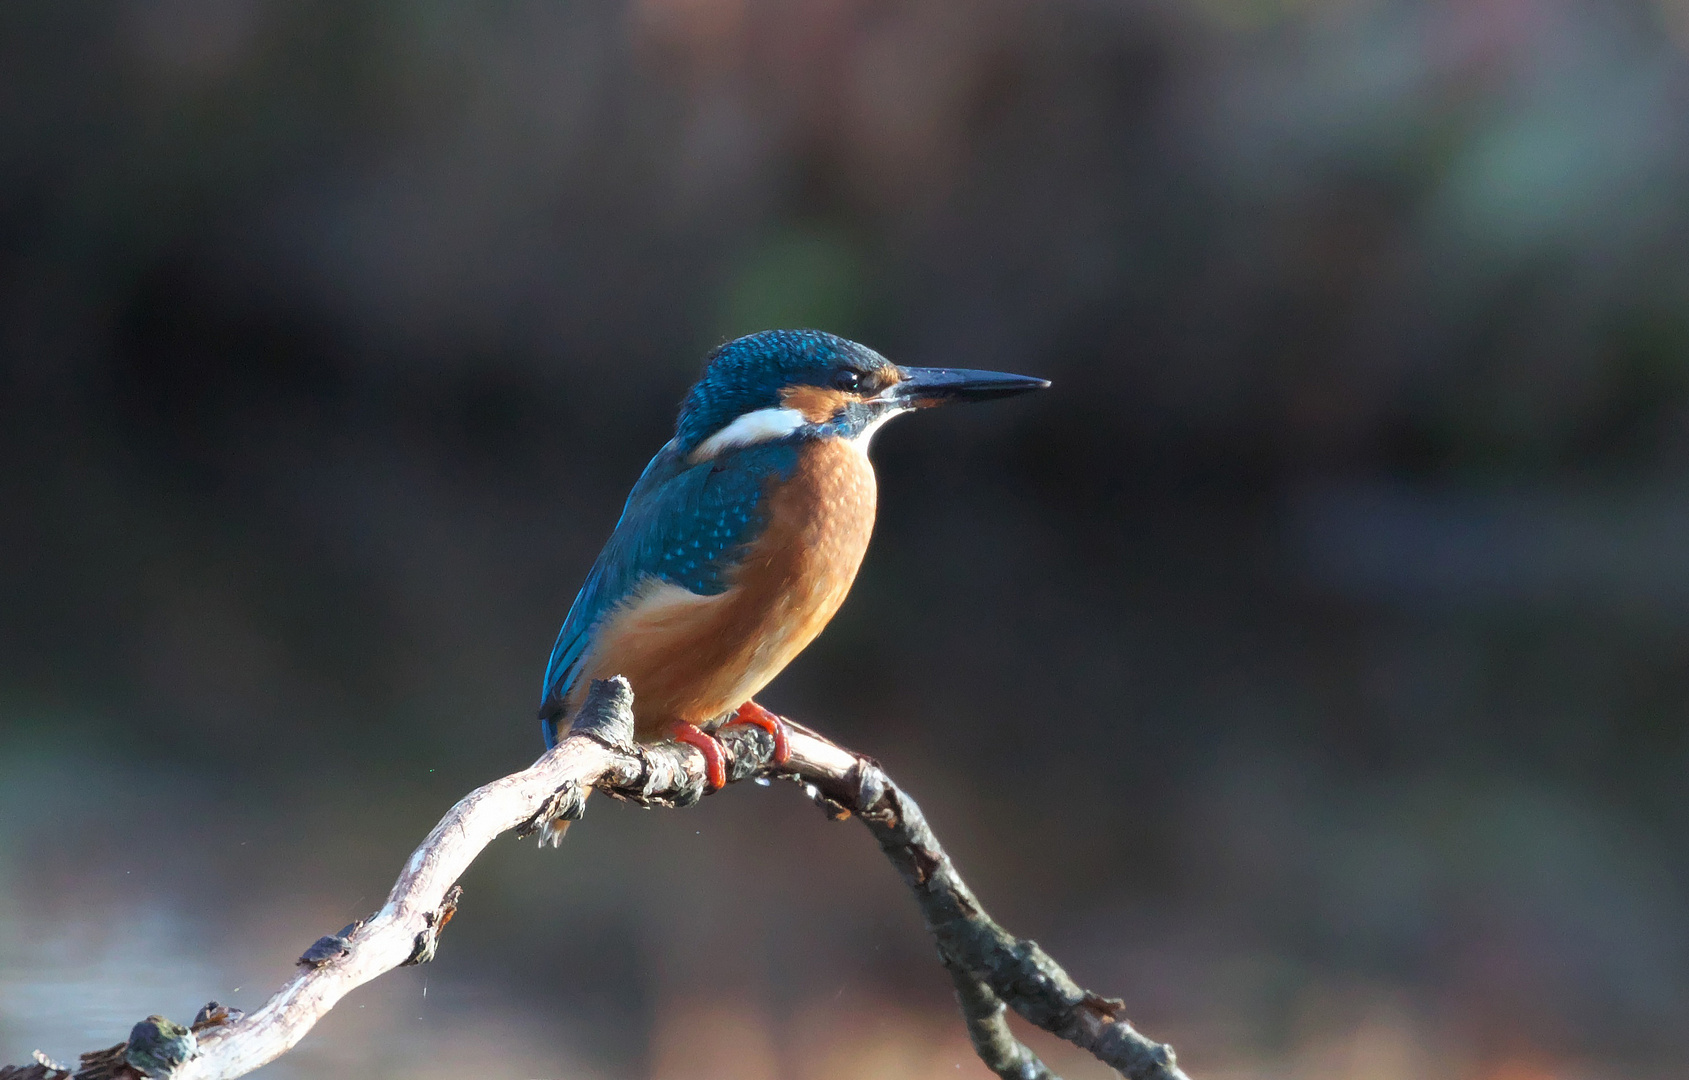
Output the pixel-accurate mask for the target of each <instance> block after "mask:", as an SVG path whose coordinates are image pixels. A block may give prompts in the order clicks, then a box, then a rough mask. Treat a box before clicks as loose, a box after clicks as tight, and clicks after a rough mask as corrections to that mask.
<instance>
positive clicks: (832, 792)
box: [0, 678, 1188, 1080]
mask: <svg viewBox="0 0 1689 1080" xmlns="http://www.w3.org/2000/svg"><path fill="white" fill-rule="evenodd" d="M632 702H633V698H632V693H631V691H630V690H629V689H628V685H627V683H626V681H625V680H622V679H619V678H618V679H612V680H608V681H606V682H598V683H594V684H593V687H592V693H591V694H590V696H589V697H588V700H587V704H586V707H585V708H584V709H583V710H582V713H581V719H579V720H577V722H576V723H575V725H574V727H573V728H572V729H571V730H570V733H569V737H568V738H566V739H564V740H563V741H562V742H560V743H559V744H558V745H557V746H556V747H555V748H553V749H552V750H550V751H548V752H547V753H546V754H545V755H544V756H543V757H541V758H540V759H539V760H538V761H536V762H534V764H533V765H531V766H529V767H528V768H526V769H524V770H522V771H521V772H518V773H513V774H511V775H510V776H506V777H503V778H502V779H499V780H495V781H493V782H492V783H490V784H486V785H484V786H483V787H479V788H477V789H475V790H474V791H472V792H470V793H469V794H468V795H466V796H465V797H464V798H463V799H461V800H459V801H458V803H457V805H456V806H453V807H452V808H451V810H450V811H448V812H447V814H446V816H445V817H443V818H441V819H440V823H439V824H438V825H436V826H434V829H433V831H432V832H430V833H429V834H428V837H427V839H425V840H424V841H423V842H422V844H421V846H420V847H418V848H417V849H416V851H415V852H414V853H412V855H411V857H410V859H409V861H407V862H406V863H405V867H404V870H403V871H402V872H401V873H400V875H399V879H398V881H397V882H395V883H394V885H393V890H392V892H391V893H389V894H388V897H387V902H386V904H384V905H383V906H382V908H381V910H380V911H377V912H376V913H375V914H373V915H371V916H370V917H369V918H367V919H363V920H360V921H358V922H355V923H353V924H352V925H350V926H347V927H345V928H344V929H342V930H341V931H340V932H339V933H336V934H330V935H326V936H324V937H322V938H320V939H318V940H317V941H316V943H314V944H313V945H312V946H311V947H310V948H309V949H307V950H306V951H305V953H304V955H302V956H301V957H300V959H299V966H300V971H299V973H298V974H297V975H295V976H294V978H293V979H292V980H291V981H290V982H288V984H287V985H285V986H283V987H282V988H281V989H280V990H279V991H277V992H276V994H275V995H274V996H272V997H271V998H270V1000H269V1001H267V1002H265V1003H264V1005H263V1006H262V1007H261V1008H259V1009H258V1010H257V1011H256V1012H253V1013H250V1014H241V1013H240V1012H238V1011H236V1010H232V1009H228V1008H226V1007H224V1006H220V1005H218V1004H217V1003H216V1002H213V1003H211V1004H210V1005H208V1006H206V1008H205V1009H204V1010H202V1011H201V1013H200V1015H199V1016H198V1017H196V1018H195V1022H194V1024H193V1026H192V1028H191V1029H189V1028H183V1027H180V1026H179V1025H176V1024H172V1023H171V1022H170V1021H168V1020H165V1019H164V1018H163V1017H156V1016H155V1017H148V1018H147V1019H146V1020H143V1021H142V1022H141V1023H139V1024H136V1025H135V1029H134V1030H133V1031H132V1032H131V1033H130V1037H129V1040H128V1041H127V1042H125V1043H121V1044H119V1045H117V1046H114V1047H110V1048H108V1049H106V1050H101V1051H95V1052H93V1053H89V1054H84V1055H83V1056H82V1061H81V1065H80V1067H79V1068H78V1069H77V1070H76V1074H75V1080H108V1078H109V1080H134V1078H139V1077H143V1076H150V1077H154V1078H155V1080H228V1078H232V1077H237V1076H243V1075H245V1074H246V1073H249V1072H251V1071H252V1070H254V1069H256V1068H258V1067H259V1066H261V1065H264V1064H266V1063H268V1062H270V1061H274V1060H275V1059H276V1058H278V1057H280V1056H281V1055H282V1054H284V1053H286V1052H287V1051H288V1050H289V1049H291V1048H292V1047H293V1046H294V1045H295V1044H297V1043H298V1042H299V1040H300V1039H301V1038H303V1037H304V1036H305V1033H306V1032H308V1031H310V1030H311V1028H312V1027H313V1026H314V1025H315V1024H316V1022H317V1021H318V1020H319V1019H321V1018H322V1017H323V1015H325V1014H326V1013H327V1012H328V1011H329V1010H330V1009H332V1008H334V1006H335V1004H336V1003H337V1002H338V1001H339V1000H340V999H341V998H342V997H344V996H345V995H346V994H347V993H348V992H349V991H351V990H352V989H354V988H356V987H358V986H361V985H363V984H364V983H366V982H368V981H370V980H371V979H374V978H375V977H377V976H379V975H381V974H383V973H385V972H388V971H391V970H392V969H394V968H396V967H401V966H404V965H406V964H420V963H426V962H428V961H429V960H431V959H433V956H434V950H435V948H436V946H437V944H438V941H439V935H440V932H441V931H442V930H443V929H444V928H445V926H446V923H447V922H448V921H450V919H451V917H452V915H453V913H454V912H455V911H456V910H457V906H458V902H459V898H460V896H461V895H462V890H461V889H459V888H458V886H457V880H458V878H459V877H461V876H462V875H463V873H464V871H465V870H467V869H468V868H469V864H470V863H471V862H473V861H474V860H475V858H476V856H478V855H479V854H480V853H481V851H482V850H483V849H484V848H485V847H486V846H487V845H488V844H490V843H491V842H492V841H493V840H494V839H495V838H496V837H498V836H499V835H500V834H502V833H505V832H508V831H511V830H517V831H518V833H519V834H520V835H527V834H531V833H534V832H539V833H541V843H547V842H550V843H553V844H555V843H557V842H559V841H560V840H561V839H562V836H563V831H564V830H565V829H566V828H567V827H568V823H569V822H570V821H573V820H576V819H578V818H579V817H580V816H581V814H582V812H583V811H584V810H585V807H586V798H587V795H588V794H590V793H591V792H592V791H593V790H594V789H597V790H602V791H604V792H605V793H606V794H608V795H610V796H612V797H614V798H620V799H630V800H633V801H636V802H639V803H642V804H644V805H647V806H689V805H692V804H693V803H696V802H697V801H698V799H699V798H701V797H702V795H703V792H704V784H705V775H704V760H703V755H702V754H701V753H699V752H698V751H697V750H696V749H694V748H692V747H689V746H684V745H681V744H678V743H665V744H662V745H658V746H644V745H640V744H637V743H635V742H634V741H633V713H632ZM787 723H788V726H789V728H790V736H791V739H790V743H791V758H790V760H789V761H787V762H786V763H785V764H784V765H782V766H780V767H778V768H776V767H773V766H771V765H770V764H769V758H770V757H771V756H772V754H773V749H774V747H773V739H772V738H771V737H770V736H769V735H768V734H767V733H765V732H763V731H761V730H760V729H758V728H754V727H740V726H735V727H732V728H726V729H722V730H720V731H718V733H717V734H718V736H719V737H720V739H721V742H722V745H723V748H724V750H725V752H726V756H727V763H728V778H729V782H734V781H739V780H744V779H746V778H748V777H752V776H758V775H766V776H778V777H781V778H785V779H791V780H796V781H798V782H800V783H802V784H804V785H805V786H806V788H807V790H808V791H809V793H810V794H811V796H812V797H814V798H815V800H816V801H817V803H819V804H820V805H821V806H822V808H823V809H825V810H827V811H828V813H829V814H830V815H831V816H833V817H835V818H843V817H847V816H855V817H857V818H860V819H861V820H862V822H863V823H864V824H865V825H867V826H868V828H869V830H870V831H871V832H873V834H874V837H875V839H876V840H878V841H879V844H880V848H881V850H883V851H884V852H885V853H886V856H887V857H888V858H890V859H891V861H892V863H893V865H894V866H896V867H897V870H898V873H899V874H901V875H902V877H903V880H904V882H905V883H906V884H907V885H908V886H909V888H910V890H911V891H912V892H913V893H914V894H915V898H916V900H917V902H918V903H919V904H920V906H921V914H922V916H923V918H924V919H925V922H926V926H927V929H928V931H929V932H930V933H931V934H932V935H933V940H934V943H935V944H936V945H937V946H938V954H939V959H940V960H941V961H942V962H943V964H944V966H945V967H946V968H947V969H948V970H949V971H950V974H951V978H952V980H953V981H954V983H955V986H956V997H957V1001H958V1003H959V1004H960V1006H961V1009H962V1015H963V1018H964V1020H965V1021H966V1023H967V1027H968V1036H969V1038H970V1040H971V1041H972V1042H973V1045H974V1048H975V1050H976V1051H978V1053H979V1055H980V1058H981V1060H983V1061H984V1062H985V1063H986V1065H987V1066H989V1067H990V1068H991V1070H992V1071H993V1072H995V1073H996V1074H997V1075H998V1076H1000V1077H1004V1078H1005V1080H1059V1078H1057V1077H1056V1076H1055V1074H1054V1073H1052V1072H1051V1071H1050V1070H1049V1069H1048V1068H1047V1067H1045V1066H1044V1064H1043V1063H1042V1062H1040V1061H1039V1060H1038V1058H1037V1057H1036V1056H1035V1055H1034V1054H1033V1053H1032V1051H1030V1050H1028V1049H1027V1048H1026V1047H1025V1046H1024V1045H1022V1044H1021V1043H1020V1042H1019V1041H1018V1040H1017V1039H1016V1038H1015V1037H1014V1036H1013V1035H1012V1034H1011V1033H1010V1031H1009V1027H1008V1022H1007V1019H1006V1017H1005V1007H1006V1008H1010V1009H1013V1010H1014V1011H1015V1012H1017V1013H1019V1014H1020V1015H1021V1016H1023V1017H1025V1018H1026V1019H1027V1020H1029V1021H1030V1022H1032V1023H1034V1024H1036V1025H1038V1026H1039V1027H1041V1028H1044V1029H1045V1030H1046V1031H1050V1032H1053V1033H1054V1034H1056V1035H1058V1036H1060V1037H1061V1038H1063V1039H1066V1040H1067V1041H1069V1042H1071V1043H1073V1044H1074V1045H1075V1046H1078V1047H1081V1048H1083V1049H1085V1050H1088V1051H1090V1052H1091V1053H1092V1054H1094V1055H1096V1056H1097V1058H1099V1059H1100V1060H1102V1061H1104V1062H1106V1063H1107V1064H1109V1065H1111V1066H1113V1067H1114V1068H1116V1069H1119V1070H1120V1071H1121V1072H1122V1073H1124V1074H1125V1075H1126V1076H1127V1077H1129V1078H1130V1080H1188V1078H1187V1077H1186V1076H1185V1074H1184V1073H1183V1072H1182V1071H1180V1070H1179V1068H1178V1067H1177V1066H1176V1065H1175V1064H1174V1061H1173V1050H1172V1048H1171V1047H1169V1046H1165V1045H1163V1044H1160V1043H1157V1042H1153V1041H1152V1040H1149V1039H1146V1038H1144V1037H1143V1036H1142V1035H1140V1034H1139V1033H1138V1032H1137V1031H1135V1030H1134V1029H1133V1028H1132V1026H1131V1025H1130V1024H1128V1023H1127V1022H1126V1021H1125V1020H1124V1019H1123V1018H1122V1017H1121V1012H1122V1011H1123V1009H1124V1005H1123V1004H1122V1003H1121V1002H1119V1001H1116V1000H1113V999H1110V998H1103V997H1099V996H1097V995H1096V994H1092V993H1090V992H1089V991H1086V990H1084V989H1082V988H1081V987H1080V986H1079V985H1078V984H1077V983H1075V982H1074V981H1073V980H1072V979H1071V978H1070V977H1069V976H1068V974H1067V973H1066V972H1065V971H1063V970H1062V968H1061V966H1060V965H1058V964H1057V963H1056V962H1055V961H1054V960H1052V959H1051V958H1050V957H1049V956H1048V955H1047V954H1046V953H1045V952H1044V951H1043V950H1042V949H1040V948H1039V947H1038V946H1037V944H1035V943H1034V942H1031V941H1027V940H1025V939H1022V938H1016V937H1014V936H1013V935H1011V934H1009V933H1008V932H1007V931H1005V930H1004V929H1003V928H1002V927H1000V926H998V925H997V924H996V923H995V922H994V921H992V919H991V917H990V916H989V915H987V914H986V913H985V910H984V908H983V907H981V906H980V903H979V901H978V899H977V898H975V897H974V895H973V892H972V891H971V890H970V889H969V888H968V886H967V884H966V883H965V882H963V880H962V878H961V876H960V875H959V874H958V873H957V872H956V868H955V866H954V865H953V864H952V863H951V861H950V857H949V856H948V855H946V854H945V852H944V849H943V847H941V846H940V845H939V843H938V839H937V837H935V836H934V835H933V833H932V830H931V829H930V828H929V827H928V826H927V823H926V819H925V818H924V817H922V815H921V810H920V807H919V806H917V805H916V804H915V801H914V800H913V799H911V798H910V797H909V796H908V795H907V794H905V793H904V792H903V791H902V790H901V789H900V788H898V787H897V785H896V784H894V783H892V781H891V779H890V778H889V777H887V776H886V774H885V772H884V771H883V770H882V769H881V768H880V767H879V765H878V764H877V763H875V762H874V761H872V760H871V759H869V758H866V757H863V756H861V755H859V754H855V753H852V752H851V751H849V750H845V749H843V748H842V747H840V746H837V745H836V744H834V743H832V742H830V741H828V740H827V739H825V738H822V737H821V736H820V735H817V734H816V733H815V732H813V731H810V730H809V729H808V728H805V727H802V726H801V725H798V724H794V723H791V722H790V721H787ZM69 1076H70V1070H69V1069H67V1068H65V1067H64V1066H60V1065H57V1064H56V1063H54V1062H51V1061H48V1060H46V1059H45V1058H42V1057H41V1056H40V1055H39V1054H38V1055H37V1063H36V1064H34V1065H30V1066H26V1067H23V1068H17V1069H11V1068H4V1067H0V1080H65V1078H66V1077H69Z"/></svg>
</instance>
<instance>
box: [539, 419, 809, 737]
mask: <svg viewBox="0 0 1689 1080" xmlns="http://www.w3.org/2000/svg"><path fill="white" fill-rule="evenodd" d="M797 463H798V448H797V445H796V443H795V442H793V441H784V442H775V443H764V444H760V445H757V446H749V447H744V448H741V449H738V450H735V451H733V452H731V453H728V454H723V455H721V456H720V457H717V458H714V459H711V460H709V461H705V462H702V463H700V464H697V465H692V464H689V463H688V462H687V460H686V454H685V452H684V451H683V450H682V448H681V447H680V445H678V440H676V441H675V442H670V443H669V444H668V445H667V446H665V447H664V448H663V449H662V451H661V452H659V453H658V454H657V456H656V457H654V458H652V459H651V462H650V464H648V465H647V466H646V467H645V471H644V473H642V474H641V475H640V477H639V480H638V482H637V483H635V484H634V487H633V491H632V493H631V494H629V495H628V500H627V505H626V506H624V507H623V508H622V516H621V520H619V521H618V522H617V523H616V529H615V532H614V533H612V534H611V536H610V541H609V542H608V543H607V544H605V545H604V550H603V551H601V552H600V553H599V555H598V561H597V562H595V563H594V564H593V567H592V572H591V573H590V574H588V575H587V579H586V584H585V585H583V586H581V591H580V592H579V593H578V594H576V596H575V602H574V604H572V605H571V606H570V608H569V615H568V617H567V618H566V619H564V621H563V629H562V630H561V631H560V632H559V633H558V635H557V643H556V645H554V646H553V647H552V650H551V660H550V662H549V663H548V664H547V665H546V671H545V686H544V688H543V690H544V693H543V701H544V705H543V706H542V708H541V713H540V715H541V723H542V726H543V728H544V731H545V738H546V745H547V746H552V745H554V744H555V743H556V740H557V730H556V729H557V721H558V719H559V717H560V716H561V714H562V710H563V703H564V701H565V699H566V698H567V697H568V696H569V692H570V691H571V690H572V689H573V688H574V684H575V679H576V678H577V677H578V668H579V666H580V662H581V659H582V657H584V656H585V655H586V652H587V649H588V646H589V645H590V644H591V641H592V634H593V631H594V629H595V628H596V627H597V626H598V625H599V624H600V623H601V622H602V621H603V620H604V618H605V616H607V615H609V614H610V613H612V612H614V611H615V610H616V608H617V606H618V605H620V604H621V603H622V602H623V601H625V600H626V599H628V597H630V596H631V595H632V594H633V593H634V592H635V591H636V590H638V588H639V587H640V586H641V585H642V584H643V583H644V581H645V580H646V579H647V578H656V579H658V580H659V581H664V582H667V583H669V584H671V585H678V586H680V587H681V588H683V589H686V590H687V591H688V592H693V593H697V594H698V595H699V596H715V595H717V594H719V593H721V592H723V591H725V590H726V588H727V585H728V579H729V576H730V575H731V573H732V571H733V569H734V567H735V566H737V565H738V559H737V557H738V556H739V555H740V554H741V553H742V552H743V551H744V549H745V548H746V547H747V546H749V545H750V544H751V543H753V542H754V541H755V540H756V538H757V537H758V536H759V535H761V533H762V530H763V529H764V527H766V526H767V524H768V518H767V505H766V495H767V491H768V489H769V487H770V486H771V485H773V484H778V483H779V482H780V481H781V480H784V479H786V478H787V477H789V476H790V475H791V474H792V470H793V469H795V468H796V467H797Z"/></svg>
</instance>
